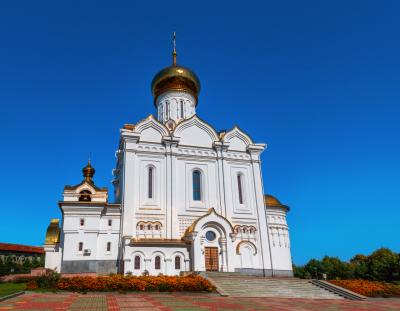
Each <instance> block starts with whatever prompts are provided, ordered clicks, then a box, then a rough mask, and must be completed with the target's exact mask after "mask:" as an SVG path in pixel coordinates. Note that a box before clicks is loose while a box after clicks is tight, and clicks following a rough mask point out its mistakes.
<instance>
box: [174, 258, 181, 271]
mask: <svg viewBox="0 0 400 311" xmlns="http://www.w3.org/2000/svg"><path fill="white" fill-rule="evenodd" d="M180 269H181V257H180V256H176V257H175V270H180Z"/></svg>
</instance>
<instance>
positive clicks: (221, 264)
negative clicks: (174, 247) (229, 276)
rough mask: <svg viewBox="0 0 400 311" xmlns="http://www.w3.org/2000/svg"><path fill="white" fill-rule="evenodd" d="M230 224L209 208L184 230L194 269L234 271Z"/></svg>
mask: <svg viewBox="0 0 400 311" xmlns="http://www.w3.org/2000/svg"><path fill="white" fill-rule="evenodd" d="M232 232H233V228H232V225H231V224H230V222H229V221H228V220H227V219H226V218H225V217H223V216H221V215H219V214H217V213H216V211H215V210H214V209H213V208H211V209H210V210H209V211H208V213H207V214H206V215H204V216H202V217H200V218H199V219H197V220H196V221H195V222H194V223H193V224H192V225H191V226H190V227H189V228H188V230H187V231H186V234H185V236H186V238H187V239H188V240H190V241H191V242H192V243H191V244H192V250H191V257H192V269H193V270H194V271H229V272H232V271H234V256H235V253H234V251H233V244H232V240H231V238H230V236H231V234H232Z"/></svg>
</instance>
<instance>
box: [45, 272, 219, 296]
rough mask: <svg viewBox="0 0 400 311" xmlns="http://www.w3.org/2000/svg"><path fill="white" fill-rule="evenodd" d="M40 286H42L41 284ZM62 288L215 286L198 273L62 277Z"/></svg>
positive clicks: (193, 288)
mask: <svg viewBox="0 0 400 311" xmlns="http://www.w3.org/2000/svg"><path fill="white" fill-rule="evenodd" d="M39 287H40V286H39ZM57 288H58V289H60V290H69V291H77V292H86V291H160V292H165V291H170V292H174V291H206V292H211V291H214V290H215V287H214V286H213V285H212V284H211V283H210V282H209V281H208V280H206V279H204V278H203V277H201V276H198V275H192V274H191V275H188V276H184V277H178V276H122V275H112V276H99V277H89V276H82V277H79V276H77V277H72V278H61V279H60V280H59V281H58V283H57Z"/></svg>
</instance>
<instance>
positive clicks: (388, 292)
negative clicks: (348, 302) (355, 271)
mask: <svg viewBox="0 0 400 311" xmlns="http://www.w3.org/2000/svg"><path fill="white" fill-rule="evenodd" d="M329 282H330V283H332V284H335V285H337V286H341V287H344V288H346V289H348V290H351V291H353V292H356V293H358V294H360V295H364V296H367V297H400V286H399V285H394V284H390V283H385V282H378V281H368V280H331V281H329Z"/></svg>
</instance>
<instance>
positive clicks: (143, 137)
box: [44, 50, 293, 276]
mask: <svg viewBox="0 0 400 311" xmlns="http://www.w3.org/2000/svg"><path fill="white" fill-rule="evenodd" d="M151 89H152V93H153V96H154V105H155V108H156V111H157V113H156V114H157V117H154V116H153V115H150V116H148V117H147V118H145V119H143V120H141V121H139V122H137V123H136V124H125V125H124V126H123V128H122V129H121V131H120V141H119V147H118V150H117V152H116V166H115V169H114V170H113V175H114V180H113V186H114V198H115V199H114V202H112V203H110V202H109V199H108V196H109V194H108V190H107V189H106V188H100V187H98V186H97V185H95V183H94V181H93V176H94V173H95V170H94V168H93V167H92V165H91V163H90V161H89V163H88V165H87V166H85V167H84V168H83V176H84V179H83V181H82V182H81V183H79V184H77V185H75V186H66V187H65V188H64V192H63V199H62V200H61V201H60V202H59V207H60V210H61V214H62V219H61V221H60V220H59V219H52V220H51V222H50V225H49V227H48V229H47V233H46V240H45V245H44V250H45V252H46V260H45V266H46V268H50V269H55V270H56V271H58V272H61V273H98V274H108V273H123V274H129V275H130V274H132V275H142V274H150V275H158V274H160V273H162V274H165V275H178V274H181V273H182V272H188V271H221V272H235V271H236V272H244V273H248V274H256V275H263V276H292V274H293V273H292V261H291V253H290V240H289V232H288V226H287V222H286V213H287V212H288V210H289V208H288V207H287V206H286V205H283V204H281V203H280V202H279V200H277V199H276V198H275V197H273V196H271V195H264V188H263V180H262V171H261V161H260V155H261V153H262V152H263V151H264V150H265V148H266V145H265V144H259V143H255V142H253V140H252V139H251V137H249V136H248V135H247V134H246V133H245V132H243V131H242V130H241V129H240V128H238V127H234V128H232V129H231V130H229V131H221V132H218V131H217V130H215V129H214V127H213V126H211V125H210V124H208V123H207V122H206V121H204V120H202V119H201V118H200V117H199V116H198V115H197V114H196V107H197V104H198V95H199V92H200V82H199V79H198V77H197V76H196V74H195V73H194V72H193V71H191V70H190V69H188V68H185V67H182V66H179V65H177V63H176V52H175V50H174V52H173V64H172V66H169V67H167V68H165V69H163V70H161V71H160V72H159V73H158V74H157V75H156V76H155V77H154V79H153V81H152V85H151Z"/></svg>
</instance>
